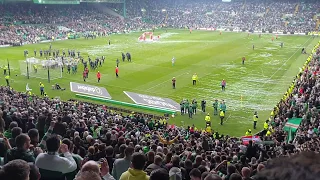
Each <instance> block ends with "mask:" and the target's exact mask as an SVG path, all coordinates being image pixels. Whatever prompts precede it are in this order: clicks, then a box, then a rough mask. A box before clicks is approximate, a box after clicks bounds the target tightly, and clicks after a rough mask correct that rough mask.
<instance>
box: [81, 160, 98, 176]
mask: <svg viewBox="0 0 320 180" xmlns="http://www.w3.org/2000/svg"><path fill="white" fill-rule="evenodd" d="M85 171H90V172H95V173H98V174H100V168H99V164H98V163H96V162H95V161H88V162H86V163H85V164H84V165H83V166H82V168H81V172H85Z"/></svg>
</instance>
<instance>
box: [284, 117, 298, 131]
mask: <svg viewBox="0 0 320 180" xmlns="http://www.w3.org/2000/svg"><path fill="white" fill-rule="evenodd" d="M301 121H302V118H292V119H289V120H288V121H287V123H286V124H285V126H284V128H283V130H284V131H287V132H290V131H292V132H293V133H295V132H297V129H298V128H299V126H300V123H301Z"/></svg>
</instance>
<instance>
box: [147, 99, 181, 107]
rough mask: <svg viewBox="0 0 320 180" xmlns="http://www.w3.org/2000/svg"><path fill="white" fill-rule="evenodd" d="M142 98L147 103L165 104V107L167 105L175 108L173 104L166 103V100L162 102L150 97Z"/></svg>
mask: <svg viewBox="0 0 320 180" xmlns="http://www.w3.org/2000/svg"><path fill="white" fill-rule="evenodd" d="M143 100H144V101H146V102H147V103H148V104H152V105H159V106H165V107H169V108H172V109H176V108H175V107H174V106H173V105H171V104H169V103H166V102H163V101H155V100H151V99H143Z"/></svg>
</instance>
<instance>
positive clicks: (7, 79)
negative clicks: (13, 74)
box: [4, 75, 10, 86]
mask: <svg viewBox="0 0 320 180" xmlns="http://www.w3.org/2000/svg"><path fill="white" fill-rule="evenodd" d="M4 78H5V79H6V82H7V86H10V83H9V80H10V76H9V75H6V76H5V77H4Z"/></svg>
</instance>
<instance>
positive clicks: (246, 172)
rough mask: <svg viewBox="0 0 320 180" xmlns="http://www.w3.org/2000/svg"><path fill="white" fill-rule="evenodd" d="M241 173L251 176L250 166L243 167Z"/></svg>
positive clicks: (244, 175) (246, 176)
mask: <svg viewBox="0 0 320 180" xmlns="http://www.w3.org/2000/svg"><path fill="white" fill-rule="evenodd" d="M241 174H242V176H243V177H245V178H248V177H250V174H251V171H250V169H249V168H248V167H243V168H242V170H241Z"/></svg>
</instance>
